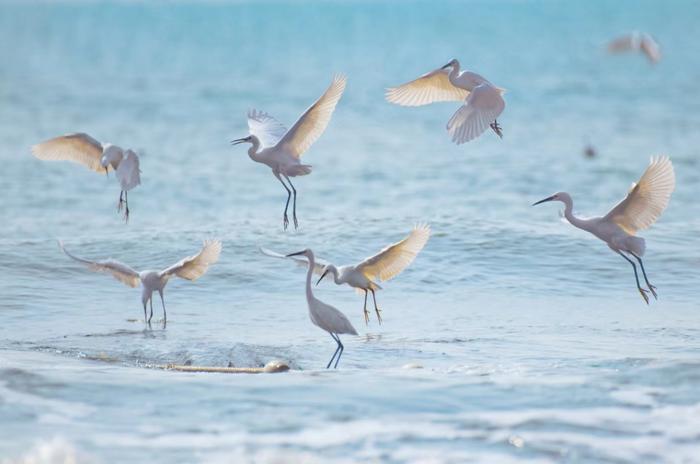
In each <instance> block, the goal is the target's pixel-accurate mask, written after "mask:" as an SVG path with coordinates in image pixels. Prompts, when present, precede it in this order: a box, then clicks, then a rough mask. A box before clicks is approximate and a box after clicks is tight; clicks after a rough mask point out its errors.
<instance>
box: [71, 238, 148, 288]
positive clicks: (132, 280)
mask: <svg viewBox="0 0 700 464" xmlns="http://www.w3.org/2000/svg"><path fill="white" fill-rule="evenodd" d="M58 246H59V247H60V248H61V251H63V252H64V253H65V254H66V255H67V256H68V257H69V258H72V259H74V260H76V261H78V262H79V263H83V264H84V265H86V266H87V268H88V269H90V270H91V271H94V272H108V273H110V274H112V276H114V278H115V279H117V280H118V281H119V282H122V283H124V284H126V285H128V286H129V287H138V286H139V283H141V279H140V278H139V273H138V272H136V271H135V270H134V269H132V268H131V267H129V266H127V265H126V264H124V263H121V262H119V261H116V260H114V259H111V258H110V259H106V260H104V261H89V260H87V259H83V258H79V257H77V256H74V255H72V254H71V253H69V252H68V250H66V249H65V248H64V247H63V242H61V241H59V242H58Z"/></svg>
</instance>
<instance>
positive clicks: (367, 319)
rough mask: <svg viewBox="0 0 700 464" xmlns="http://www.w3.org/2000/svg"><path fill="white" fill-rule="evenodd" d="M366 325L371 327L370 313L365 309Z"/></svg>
mask: <svg viewBox="0 0 700 464" xmlns="http://www.w3.org/2000/svg"><path fill="white" fill-rule="evenodd" d="M364 311H365V325H369V311H367V308H365V310H364Z"/></svg>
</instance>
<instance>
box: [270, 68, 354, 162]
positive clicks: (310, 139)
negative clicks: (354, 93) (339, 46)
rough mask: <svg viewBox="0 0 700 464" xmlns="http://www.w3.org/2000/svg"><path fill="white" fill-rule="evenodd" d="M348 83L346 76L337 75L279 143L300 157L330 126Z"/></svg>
mask: <svg viewBox="0 0 700 464" xmlns="http://www.w3.org/2000/svg"><path fill="white" fill-rule="evenodd" d="M346 83H347V79H346V78H345V76H343V75H336V76H335V77H334V78H333V82H331V85H330V86H329V87H328V89H327V90H326V92H325V93H324V94H323V95H321V98H319V99H318V100H316V103H314V104H313V105H311V106H310V107H309V109H308V110H306V111H305V112H304V114H302V115H301V117H300V118H299V120H298V121H297V122H296V123H295V124H294V125H293V126H292V128H291V129H289V131H288V132H287V133H286V134H284V136H283V137H282V139H281V140H280V141H279V145H280V146H282V147H284V148H285V149H286V150H287V151H289V152H290V153H291V154H292V155H293V156H295V157H296V158H300V157H301V155H302V154H303V153H304V152H305V151H306V150H308V149H309V147H310V146H311V145H312V144H313V143H314V142H315V141H316V140H318V138H319V137H320V136H321V134H323V131H325V130H326V127H328V123H329V122H330V120H331V116H333V111H335V106H336V105H337V104H338V101H339V100H340V97H342V96H343V91H345V84H346Z"/></svg>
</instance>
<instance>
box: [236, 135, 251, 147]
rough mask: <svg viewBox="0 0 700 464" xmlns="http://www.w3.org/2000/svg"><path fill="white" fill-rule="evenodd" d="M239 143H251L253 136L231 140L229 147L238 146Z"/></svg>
mask: <svg viewBox="0 0 700 464" xmlns="http://www.w3.org/2000/svg"><path fill="white" fill-rule="evenodd" d="M239 143H253V136H252V135H249V136H248V137H243V138H240V139H236V140H231V145H238V144H239Z"/></svg>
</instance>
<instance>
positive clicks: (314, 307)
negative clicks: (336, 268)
mask: <svg viewBox="0 0 700 464" xmlns="http://www.w3.org/2000/svg"><path fill="white" fill-rule="evenodd" d="M301 255H303V256H306V259H308V265H309V270H308V272H307V273H306V302H307V303H308V305H309V318H311V322H313V323H314V325H315V326H316V327H319V328H321V329H323V330H325V331H326V332H328V333H329V334H330V335H331V337H333V340H335V343H336V344H337V345H338V347H337V348H336V349H335V353H333V357H332V358H331V360H330V361H328V365H327V366H326V369H328V368H330V367H331V363H332V362H333V360H334V359H335V366H333V368H336V367H338V362H339V361H340V356H342V354H343V350H344V349H345V347H344V346H343V344H342V343H341V341H340V335H341V334H350V335H357V330H355V328H354V327H353V326H352V324H351V323H350V321H349V320H348V318H347V317H346V316H345V314H343V313H341V312H340V311H338V310H337V309H335V308H334V307H333V306H331V305H329V304H326V303H324V302H323V301H321V300H319V299H318V298H316V297H315V296H314V293H313V291H312V290H311V274H313V272H314V266H315V265H316V260H315V259H314V252H313V251H311V250H310V249H308V248H307V249H306V250H303V251H299V252H297V253H291V254H289V255H287V257H291V256H301ZM336 356H337V358H336Z"/></svg>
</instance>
